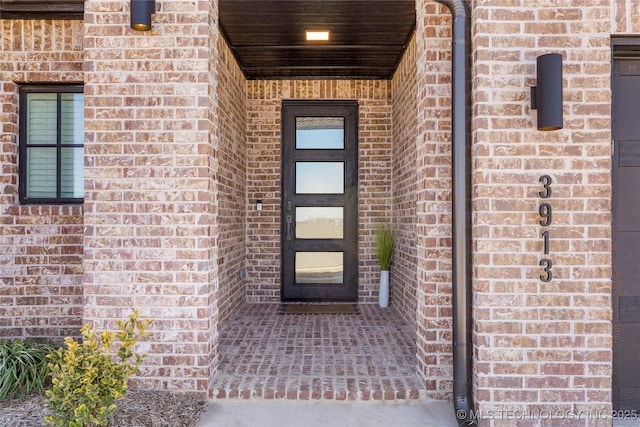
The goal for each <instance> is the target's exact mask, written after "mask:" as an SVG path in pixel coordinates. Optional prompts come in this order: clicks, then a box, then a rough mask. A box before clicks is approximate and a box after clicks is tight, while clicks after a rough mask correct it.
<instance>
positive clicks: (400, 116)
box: [390, 37, 418, 322]
mask: <svg viewBox="0 0 640 427" xmlns="http://www.w3.org/2000/svg"><path fill="white" fill-rule="evenodd" d="M392 88H393V118H392V128H393V144H392V145H393V154H392V156H393V167H392V193H393V225H394V229H395V230H396V245H395V251H394V257H393V267H392V268H391V272H390V274H391V286H390V292H391V303H392V304H393V305H395V306H396V307H398V308H399V309H400V310H401V311H402V313H403V315H404V317H405V318H407V319H410V320H411V321H412V322H414V321H415V318H416V287H417V283H416V272H417V259H416V251H417V248H416V242H417V235H416V230H417V227H416V205H417V199H416V195H417V189H416V182H417V172H416V166H417V163H416V150H417V120H418V111H417V99H418V98H417V96H416V93H417V86H416V41H415V37H414V38H413V39H412V40H411V43H410V44H409V46H408V48H407V50H406V51H405V54H404V57H403V59H402V63H401V64H400V66H399V67H398V69H397V70H396V73H395V75H394V78H393V81H392Z"/></svg>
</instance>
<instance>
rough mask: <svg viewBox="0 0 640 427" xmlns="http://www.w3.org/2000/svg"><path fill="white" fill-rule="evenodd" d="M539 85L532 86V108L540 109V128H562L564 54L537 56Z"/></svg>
mask: <svg viewBox="0 0 640 427" xmlns="http://www.w3.org/2000/svg"><path fill="white" fill-rule="evenodd" d="M536 62H537V66H538V70H537V77H538V86H537V87H536V86H534V87H532V88H531V109H533V110H535V109H537V110H538V130H557V129H562V126H563V124H562V55H561V54H559V53H549V54H546V55H542V56H538V58H537V61H536Z"/></svg>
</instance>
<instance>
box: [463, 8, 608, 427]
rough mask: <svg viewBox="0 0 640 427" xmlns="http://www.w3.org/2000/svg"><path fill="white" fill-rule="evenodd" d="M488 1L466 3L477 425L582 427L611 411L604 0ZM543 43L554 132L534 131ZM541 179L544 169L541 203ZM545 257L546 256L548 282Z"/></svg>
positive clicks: (606, 10) (605, 23)
mask: <svg viewBox="0 0 640 427" xmlns="http://www.w3.org/2000/svg"><path fill="white" fill-rule="evenodd" d="M496 3H499V2H479V3H478V4H477V6H475V7H474V8H473V11H472V21H473V26H472V38H473V46H474V51H473V53H472V58H473V66H472V67H473V72H472V74H473V86H474V87H473V95H472V96H473V101H472V102H473V125H472V131H473V136H472V139H473V148H472V156H473V195H474V200H473V206H474V208H473V210H474V232H473V233H474V240H475V244H474V263H475V268H474V276H475V277H474V279H475V280H474V288H475V299H474V302H475V310H474V319H475V339H474V341H475V354H476V367H475V382H476V384H475V385H476V402H477V407H478V409H479V410H480V412H479V415H480V417H481V418H482V422H481V425H513V422H514V421H513V420H514V419H517V418H514V417H516V416H517V415H516V414H520V416H522V414H525V416H527V417H529V418H527V419H528V420H529V419H530V420H531V422H532V423H533V424H535V425H538V424H537V423H543V420H544V418H545V417H548V416H550V415H549V414H555V415H556V418H557V421H556V423H557V425H591V422H589V421H587V414H591V415H592V416H594V417H595V416H596V414H598V413H600V414H602V413H606V414H609V413H610V410H611V403H610V402H611V362H612V353H611V255H610V251H611V238H610V236H611V233H610V224H611V215H610V210H611V206H610V200H611V186H610V174H611V149H610V144H611V134H610V128H611V119H610V114H611V113H610V84H611V83H610V72H611V71H610V44H609V33H610V19H611V18H610V2H609V1H594V2H589V3H588V6H587V5H586V4H585V3H584V2H582V1H578V0H575V1H573V0H565V1H558V2H553V4H546V5H544V4H538V3H537V2H533V1H522V2H518V4H514V3H513V2H512V3H511V4H509V5H506V4H505V5H504V6H501V5H497V4H496ZM503 3H504V2H503ZM550 52H557V53H560V54H562V56H563V58H564V65H563V72H564V79H563V85H564V101H565V102H564V129H562V130H556V131H551V132H541V131H538V130H537V129H536V112H535V111H532V110H531V107H530V96H529V87H530V86H533V85H535V84H536V57H537V56H539V55H542V54H545V53H550ZM543 175H548V176H550V177H551V178H552V184H551V188H552V194H551V197H549V198H547V199H544V200H542V199H541V198H540V196H539V192H540V191H543V183H541V182H539V179H540V177H541V176H543ZM545 180H546V179H545ZM543 202H547V203H549V204H550V206H551V207H552V211H553V219H552V222H551V224H549V226H548V227H541V225H540V215H539V206H540V204H541V203H543ZM545 230H546V231H549V232H550V235H549V236H550V243H549V254H546V255H545V254H544V251H543V236H542V234H541V233H542V232H543V231H545ZM542 258H548V259H550V260H551V261H552V263H553V267H552V273H553V278H552V280H550V281H546V280H541V278H540V276H541V275H542V276H543V278H545V279H546V278H547V277H548V276H547V274H546V273H543V269H542V267H540V266H539V262H540V260H541V259H542ZM599 411H600V412H599ZM571 414H574V415H576V414H583V415H582V418H575V417H574V418H573V419H572V418H571V417H572V415H571ZM509 417H511V419H509ZM597 422H601V423H603V424H598V425H604V423H605V421H600V420H599V421H597ZM561 423H562V424H561ZM533 424H532V425H533ZM551 424H554V422H553V421H551ZM554 425H556V424H554ZM593 425H595V423H594V424H593Z"/></svg>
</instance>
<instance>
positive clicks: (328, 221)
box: [296, 207, 344, 239]
mask: <svg viewBox="0 0 640 427" xmlns="http://www.w3.org/2000/svg"><path fill="white" fill-rule="evenodd" d="M343 209H344V208H342V207H296V239H342V237H343V224H344V213H343Z"/></svg>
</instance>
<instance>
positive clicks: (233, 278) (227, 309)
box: [217, 37, 251, 327]
mask: <svg viewBox="0 0 640 427" xmlns="http://www.w3.org/2000/svg"><path fill="white" fill-rule="evenodd" d="M218 52H219V61H218V96H219V101H218V102H219V105H218V109H217V112H218V117H217V120H218V123H219V127H218V133H219V141H220V142H219V144H218V153H219V159H220V170H219V174H218V176H219V181H220V183H219V187H218V189H219V193H218V203H219V219H218V280H219V283H220V285H219V286H220V291H219V293H218V307H219V310H220V319H219V325H218V326H219V327H221V326H223V325H224V324H225V323H226V322H227V321H228V320H229V319H230V317H232V316H233V315H234V314H235V312H236V311H237V310H238V308H239V307H240V305H241V304H242V303H244V301H245V298H246V284H245V279H244V278H240V274H239V273H240V270H241V269H245V267H246V265H245V258H246V233H247V223H246V216H247V209H251V205H249V206H247V198H246V191H247V179H246V175H247V172H246V168H247V165H246V157H247V127H246V122H247V120H246V99H247V94H246V80H245V78H244V76H243V75H242V72H241V71H240V68H238V65H237V64H236V62H235V59H234V57H233V54H232V53H231V51H230V50H229V48H228V47H227V45H226V43H225V42H224V39H223V38H222V37H220V38H219V39H218ZM245 277H246V276H245Z"/></svg>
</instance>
